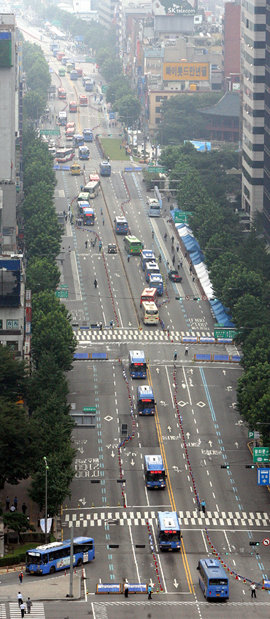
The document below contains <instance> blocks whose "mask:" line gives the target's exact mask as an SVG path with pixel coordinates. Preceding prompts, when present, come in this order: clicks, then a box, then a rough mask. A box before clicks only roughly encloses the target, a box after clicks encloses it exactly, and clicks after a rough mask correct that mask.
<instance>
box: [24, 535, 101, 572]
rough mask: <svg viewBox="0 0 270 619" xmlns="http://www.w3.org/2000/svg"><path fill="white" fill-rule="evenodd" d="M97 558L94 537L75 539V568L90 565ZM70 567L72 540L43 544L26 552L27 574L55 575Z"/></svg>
mask: <svg viewBox="0 0 270 619" xmlns="http://www.w3.org/2000/svg"><path fill="white" fill-rule="evenodd" d="M94 558H95V544H94V540H93V538H92V537H75V538H74V540H73V565H74V567H75V566H76V567H77V566H80V565H83V563H89V561H93V559H94ZM68 567H70V539H66V540H64V541H63V542H52V544H43V545H42V546H37V547H36V548H33V549H32V550H27V552H26V573H27V574H40V575H43V574H54V572H58V571H59V570H65V569H66V568H68Z"/></svg>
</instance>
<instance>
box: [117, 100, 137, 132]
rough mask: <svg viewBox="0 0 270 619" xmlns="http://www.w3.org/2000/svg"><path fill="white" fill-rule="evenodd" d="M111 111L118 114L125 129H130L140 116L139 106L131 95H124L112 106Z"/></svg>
mask: <svg viewBox="0 0 270 619" xmlns="http://www.w3.org/2000/svg"><path fill="white" fill-rule="evenodd" d="M113 109H114V110H115V111H116V112H118V115H119V120H120V121H121V122H123V123H124V124H125V125H126V126H127V127H132V126H133V124H134V123H135V121H136V120H138V118H139V116H140V112H141V104H140V102H139V99H137V97H135V96H134V95H133V94H130V95H124V97H122V98H121V99H119V100H118V101H117V102H116V103H115V104H114V106H113Z"/></svg>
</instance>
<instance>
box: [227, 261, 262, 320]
mask: <svg viewBox="0 0 270 619" xmlns="http://www.w3.org/2000/svg"><path fill="white" fill-rule="evenodd" d="M263 285H264V282H263V279H262V277H261V276H260V275H259V274H258V273H256V272H255V271H249V270H248V269H247V268H246V267H244V266H242V265H241V264H240V265H237V266H235V267H234V268H233V269H232V271H231V274H230V275H229V277H228V278H227V280H226V281H225V282H224V286H223V290H222V302H223V303H224V304H225V305H226V307H229V308H230V310H231V311H232V310H233V308H234V306H235V304H236V303H237V301H238V300H239V299H240V298H241V297H243V296H244V295H251V296H254V297H255V298H257V299H262V293H263Z"/></svg>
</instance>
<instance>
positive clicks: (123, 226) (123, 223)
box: [114, 216, 128, 235]
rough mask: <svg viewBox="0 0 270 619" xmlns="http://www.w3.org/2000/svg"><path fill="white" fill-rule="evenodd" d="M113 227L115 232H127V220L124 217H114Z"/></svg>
mask: <svg viewBox="0 0 270 619" xmlns="http://www.w3.org/2000/svg"><path fill="white" fill-rule="evenodd" d="M114 229H115V232H116V234H125V235H126V234H128V222H127V220H126V218H125V217H123V216H120V217H116V218H115V220H114Z"/></svg>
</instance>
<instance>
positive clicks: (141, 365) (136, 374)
mask: <svg viewBox="0 0 270 619" xmlns="http://www.w3.org/2000/svg"><path fill="white" fill-rule="evenodd" d="M146 369H147V366H146V360H145V355H144V352H143V350H130V351H129V373H130V376H131V378H146Z"/></svg>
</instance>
